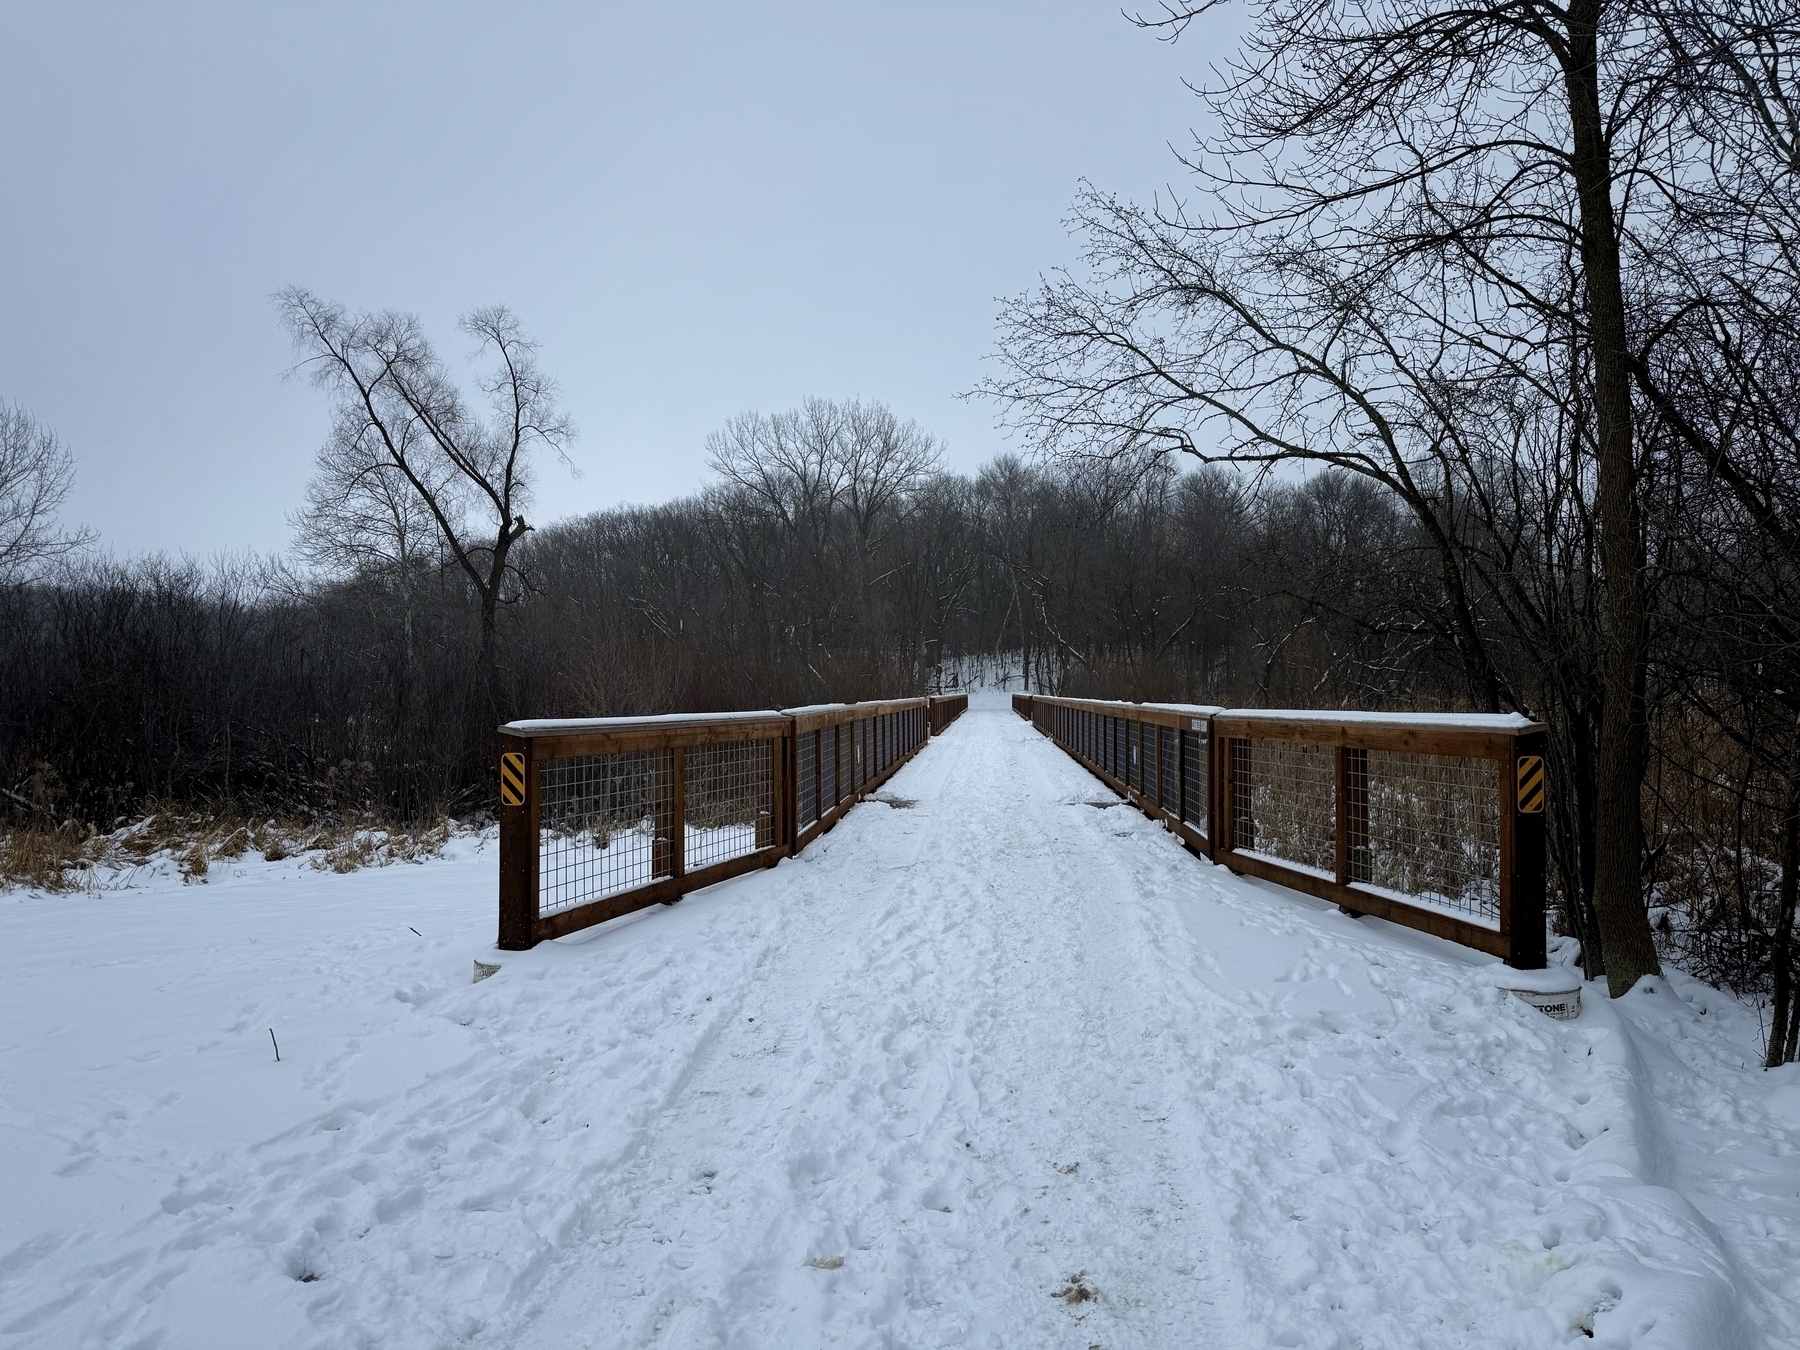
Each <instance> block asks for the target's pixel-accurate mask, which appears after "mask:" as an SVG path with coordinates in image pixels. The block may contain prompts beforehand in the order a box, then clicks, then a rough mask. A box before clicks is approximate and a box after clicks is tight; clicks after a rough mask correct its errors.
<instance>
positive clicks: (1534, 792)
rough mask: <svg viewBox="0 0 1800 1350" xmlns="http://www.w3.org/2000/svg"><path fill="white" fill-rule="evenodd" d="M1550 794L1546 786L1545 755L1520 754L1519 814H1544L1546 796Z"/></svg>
mask: <svg viewBox="0 0 1800 1350" xmlns="http://www.w3.org/2000/svg"><path fill="white" fill-rule="evenodd" d="M1547 795H1548V793H1547V790H1546V788H1545V786H1544V757H1543V756H1542V755H1520V756H1519V814H1520V815H1522V816H1536V815H1542V814H1543V810H1544V798H1545V797H1546V796H1547Z"/></svg>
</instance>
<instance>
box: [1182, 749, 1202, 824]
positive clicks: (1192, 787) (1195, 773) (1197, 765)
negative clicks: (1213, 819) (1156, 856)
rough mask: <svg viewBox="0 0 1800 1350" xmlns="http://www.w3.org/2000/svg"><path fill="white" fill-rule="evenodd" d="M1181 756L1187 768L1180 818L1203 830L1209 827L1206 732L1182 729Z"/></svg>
mask: <svg viewBox="0 0 1800 1350" xmlns="http://www.w3.org/2000/svg"><path fill="white" fill-rule="evenodd" d="M1181 758H1182V762H1183V763H1184V764H1185V766H1186V768H1187V777H1186V778H1185V779H1184V780H1183V781H1184V790H1183V793H1182V802H1181V818H1182V819H1183V820H1185V821H1186V822H1187V823H1188V824H1190V825H1197V826H1199V827H1200V829H1201V830H1202V831H1203V832H1204V831H1205V830H1207V829H1208V828H1209V825H1208V822H1207V819H1206V775H1207V762H1206V758H1207V757H1206V733H1205V732H1201V731H1184V732H1182V733H1181Z"/></svg>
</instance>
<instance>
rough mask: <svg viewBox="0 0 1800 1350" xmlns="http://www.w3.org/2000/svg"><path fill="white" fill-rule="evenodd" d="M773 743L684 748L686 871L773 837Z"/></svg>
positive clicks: (751, 848) (750, 850)
mask: <svg viewBox="0 0 1800 1350" xmlns="http://www.w3.org/2000/svg"><path fill="white" fill-rule="evenodd" d="M775 744H776V743H775V742H774V741H726V742H724V743H722V744H718V745H694V746H689V747H688V750H687V766H686V774H687V794H686V816H687V834H686V839H685V841H684V842H685V844H686V870H687V871H689V872H698V871H699V870H700V869H701V868H703V867H710V866H711V865H712V864H714V863H722V862H727V861H729V860H730V859H732V858H741V857H743V856H744V854H746V853H754V852H755V851H756V850H757V849H759V848H767V847H768V846H769V845H771V844H773V843H774V842H775Z"/></svg>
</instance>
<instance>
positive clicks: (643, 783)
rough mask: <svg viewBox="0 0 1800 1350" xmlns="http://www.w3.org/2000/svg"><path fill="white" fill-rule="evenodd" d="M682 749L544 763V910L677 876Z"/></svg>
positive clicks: (540, 886)
mask: <svg viewBox="0 0 1800 1350" xmlns="http://www.w3.org/2000/svg"><path fill="white" fill-rule="evenodd" d="M674 765H675V760H674V755H673V754H672V753H671V752H670V751H667V750H643V751H635V752H631V753H627V754H617V755H581V756H576V757H572V758H568V759H552V760H547V761H545V762H543V763H541V764H540V765H538V913H539V914H540V915H544V916H548V915H551V914H558V913H561V912H562V911H563V910H566V909H574V908H576V907H577V906H579V905H585V904H588V903H590V902H591V901H594V900H599V899H603V898H604V897H606V896H609V895H617V894H618V893H619V892H620V891H628V890H631V889H633V888H634V887H637V886H647V885H649V884H650V883H651V882H653V881H660V880H662V879H663V878H665V877H667V876H670V875H671V874H672V873H673V869H674V850H673V848H672V847H671V840H670V834H671V832H672V831H673V829H674V823H675V774H674Z"/></svg>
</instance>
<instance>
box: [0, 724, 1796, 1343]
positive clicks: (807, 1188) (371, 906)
mask: <svg viewBox="0 0 1800 1350" xmlns="http://www.w3.org/2000/svg"><path fill="white" fill-rule="evenodd" d="M687 823H688V824H689V825H692V826H693V827H694V828H695V829H699V830H708V829H713V830H721V831H727V830H729V829H731V828H735V827H734V826H733V825H732V823H731V822H730V821H721V822H719V823H709V822H708V821H705V820H702V821H699V822H692V821H690V822H687ZM749 828H752V829H753V828H754V824H752V825H751V826H750V827H749ZM218 872H219V874H218V875H216V876H214V877H213V878H212V880H211V881H210V882H209V884H207V885H205V886H185V887H184V886H182V885H180V884H179V883H178V881H175V880H169V881H166V882H165V881H159V880H157V879H156V878H155V877H148V878H140V884H139V885H138V887H137V888H136V889H134V890H124V891H118V892H106V893H101V894H97V895H92V896H84V897H80V898H77V899H57V898H51V897H16V896H8V897H6V899H5V904H4V907H3V908H0V923H3V925H4V928H3V929H0V931H3V932H4V935H5V938H6V949H7V951H8V952H9V975H8V980H7V981H6V982H5V983H4V984H0V1065H4V1068H5V1076H4V1078H3V1079H0V1086H3V1091H4V1094H5V1096H4V1100H3V1106H4V1111H5V1114H4V1115H3V1116H0V1144H3V1146H4V1147H5V1149H6V1150H7V1151H5V1152H4V1153H0V1158H3V1159H4V1160H5V1163H4V1166H5V1172H4V1176H5V1180H6V1182H7V1195H8V1204H7V1205H5V1206H0V1347H13V1346H33V1347H39V1346H42V1347H50V1346H57V1347H63V1346H86V1345H94V1346H99V1345H108V1346H112V1345H143V1346H152V1345H159V1346H169V1347H177V1346H179V1347H203V1346H242V1345H250V1344H254V1345H259V1346H321V1345H324V1346H337V1345H342V1346H362V1345H373V1344H379V1345H382V1346H384V1347H404V1346H420V1347H425V1346H431V1347H438V1346H450V1345H467V1346H506V1347H564V1346H566V1347H575V1346H581V1347H592V1346H676V1347H699V1346H733V1347H736V1346H743V1347H752V1346H754V1347H766V1346H789V1345H793V1346H825V1345H845V1346H909V1347H910V1346H1004V1347H1012V1346H1034V1347H1036V1346H1046V1347H1057V1346H1070V1347H1078V1348H1085V1347H1093V1346H1104V1347H1107V1348H1108V1350H1121V1348H1122V1347H1131V1346H1168V1347H1187V1346H1195V1347H1198V1346H1206V1347H1213V1346H1218V1347H1236V1346H1257V1347H1261V1346H1304V1347H1321V1348H1322V1347H1334V1348H1335V1347H1351V1346H1368V1347H1375V1346H1383V1347H1386V1346H1430V1347H1432V1348H1433V1350H1443V1348H1444V1347H1456V1346H1468V1347H1482V1348H1483V1350H1489V1348H1491V1347H1518V1348H1519V1350H1539V1348H1540V1347H1544V1346H1551V1345H1561V1344H1577V1345H1618V1346H1624V1345H1631V1346H1642V1347H1650V1346H1669V1347H1684V1348H1686V1350H1694V1348H1696V1347H1718V1348H1719V1350H1723V1348H1724V1347H1734V1348H1735V1347H1743V1346H1756V1345H1763V1344H1768V1345H1787V1344H1793V1343H1794V1342H1793V1339H1792V1338H1793V1331H1792V1328H1793V1327H1794V1326H1795V1325H1797V1324H1800V1323H1797V1322H1796V1319H1795V1316H1794V1314H1795V1311H1796V1308H1797V1307H1800V1262H1797V1261H1795V1260H1794V1257H1793V1248H1792V1245H1791V1244H1792V1242H1793V1240H1794V1237H1793V1235H1794V1234H1795V1233H1796V1232H1800V1227H1797V1226H1800V1195H1797V1193H1800V1165H1797V1163H1796V1154H1797V1153H1800V1137H1797V1135H1796V1131H1797V1130H1800V1109H1796V1110H1795V1117H1794V1119H1793V1120H1792V1121H1790V1122H1787V1123H1784V1119H1783V1116H1782V1112H1783V1111H1784V1110H1786V1109H1788V1108H1787V1107H1785V1106H1784V1105H1783V1101H1784V1099H1782V1098H1781V1097H1780V1091H1781V1090H1782V1085H1781V1084H1777V1083H1775V1082H1774V1080H1772V1079H1770V1078H1768V1077H1767V1076H1763V1075H1759V1074H1757V1073H1756V1072H1755V1071H1754V1070H1753V1069H1752V1068H1750V1067H1749V1065H1748V1063H1747V1061H1748V1060H1749V1059H1750V1058H1751V1057H1752V1056H1753V1054H1754V1049H1755V1033H1756V1028H1755V1022H1754V1017H1753V1016H1752V1015H1751V1013H1750V1012H1749V1010H1747V1009H1746V1008H1744V1007H1743V1006H1742V1005H1739V1004H1737V1003H1736V1002H1735V1001H1733V1000H1731V999H1729V998H1726V997H1723V996H1721V995H1718V994H1716V993H1714V992H1713V991H1710V990H1707V989H1705V988H1704V987H1703V986H1700V985H1698V984H1696V983H1694V982H1692V981H1688V980H1686V979H1684V978H1682V977H1679V976H1674V977H1671V979H1670V981H1668V982H1667V983H1659V984H1657V985H1655V986H1653V987H1650V988H1646V989H1644V990H1641V991H1640V992H1639V993H1636V994H1634V995H1632V996H1631V997H1630V999H1629V1000H1627V1001H1626V1003H1625V1005H1623V1006H1621V1005H1615V1004H1612V1003H1609V1002H1608V1001H1607V1000H1606V999H1605V998H1604V997H1603V996H1599V995H1598V994H1597V993H1596V992H1594V991H1590V993H1589V997H1588V998H1587V1000H1586V1006H1585V1007H1584V1009H1583V1011H1582V1014H1581V1016H1580V1018H1579V1019H1578V1020H1575V1021H1572V1022H1558V1021H1553V1020H1551V1019H1550V1018H1547V1017H1544V1016H1542V1015H1541V1014H1540V1013H1538V1012H1536V1011H1534V1010H1532V1009H1531V1008H1528V1007H1527V1006H1525V1005H1524V1004H1523V1003H1521V1002H1519V1001H1517V1000H1515V999H1512V998H1511V997H1510V996H1508V995H1505V994H1504V993H1502V992H1501V990H1500V988H1499V987H1498V984H1499V983H1500V982H1499V981H1496V979H1495V976H1494V972H1495V970H1496V969H1498V968H1500V966H1499V962H1498V961H1497V959H1496V958H1495V957H1494V956H1492V955H1488V954H1483V953H1479V952H1476V951H1474V950H1472V949H1470V948H1468V947H1466V946H1462V945H1457V944H1453V943H1450V942H1447V941H1444V940H1441V939H1439V938H1435V937H1432V936H1429V935H1426V934H1422V933H1418V932H1414V931H1410V930H1408V929H1405V928H1402V927H1399V926H1396V925H1393V924H1390V923H1387V922H1385V921H1382V920H1379V919H1376V918H1370V917H1364V918H1353V917H1351V916H1350V915H1348V914H1346V913H1344V912H1343V911H1342V910H1341V909H1339V908H1338V907H1337V906H1335V905H1333V904H1330V903H1328V902H1326V901H1324V900H1321V899H1318V898H1314V897H1308V896H1304V895H1301V894H1298V893H1296V892H1294V891H1292V890H1288V889H1284V888H1282V887H1278V886H1275V885H1272V884H1270V883H1268V882H1265V881H1260V880H1254V879H1250V878H1246V877H1240V876H1235V875H1233V874H1232V873H1231V872H1229V871H1228V870H1227V869H1225V868H1223V867H1220V866H1216V865H1214V864H1212V863H1210V862H1207V861H1205V860H1204V859H1201V858H1197V857H1195V856H1194V855H1193V853H1192V852H1190V851H1189V850H1187V849H1185V848H1184V847H1183V846H1182V843H1181V841H1180V840H1179V839H1178V838H1177V837H1176V835H1175V834H1174V833H1172V832H1171V831H1169V830H1167V829H1165V828H1163V826H1162V825H1160V824H1158V823H1156V822H1154V821H1152V820H1150V819H1148V818H1147V817H1146V816H1145V815H1144V814H1142V813H1141V812H1140V811H1138V810H1137V809H1134V808H1132V807H1129V806H1127V805H1125V804H1123V803H1122V802H1121V800H1120V799H1119V798H1118V796H1117V795H1116V794H1114V793H1112V792H1110V791H1108V790H1107V789H1106V788H1105V787H1104V786H1102V785H1101V784H1100V783H1098V782H1096V780H1095V779H1094V778H1093V777H1092V776H1091V775H1090V774H1089V773H1088V772H1086V771H1085V770H1084V769H1082V768H1081V767H1080V766H1078V765H1077V764H1076V763H1075V762H1074V761H1073V760H1071V759H1070V758H1069V757H1068V756H1066V755H1065V754H1064V753H1062V751H1061V750H1059V749H1058V748H1057V747H1056V746H1055V745H1054V744H1053V743H1052V742H1051V741H1049V740H1047V739H1046V738H1045V737H1044V736H1043V735H1041V734H1040V733H1039V731H1037V730H1036V729H1034V728H1033V726H1032V725H1031V724H1030V723H1028V722H1026V721H1023V720H1021V719H1020V718H1018V717H1017V716H1015V715H1014V714H1013V713H1012V711H1011V710H1010V709H1009V708H1008V707H1007V706H1006V705H1005V703H1004V702H1003V701H1001V700H998V699H994V700H991V701H987V702H983V701H982V700H980V699H977V700H976V704H975V706H974V707H972V708H971V710H970V711H969V712H968V714H967V715H966V716H964V717H963V718H962V719H961V721H960V722H959V723H958V724H957V725H956V726H955V727H954V728H952V730H951V731H950V733H949V734H947V735H944V736H941V737H935V738H932V739H930V740H929V742H928V743H927V744H925V745H924V747H923V748H922V749H921V750H920V751H919V753H917V754H916V755H915V756H914V757H913V758H912V759H911V760H910V761H909V762H907V763H905V764H904V765H903V766H902V767H900V768H899V769H898V771H897V772H896V773H895V774H894V775H893V776H892V777H891V778H890V779H889V780H888V781H887V782H886V783H884V784H883V785H881V789H880V790H879V791H878V792H877V793H876V794H875V795H874V796H873V797H871V798H869V799H867V800H865V801H864V802H863V804H862V805H860V806H858V807H857V808H856V810H854V811H852V812H850V813H849V814H848V815H846V816H845V817H844V818H843V819H842V821H841V822H840V823H838V824H837V826H836V828H835V829H834V830H832V831H831V832H830V833H827V834H823V835H822V836H820V837H817V838H814V839H813V840H811V842H810V843H809V844H808V845H807V846H806V847H804V848H803V849H802V850H801V851H800V852H799V854H798V855H797V856H794V857H790V858H786V859H784V860H782V861H780V862H779V864H778V865H776V866H774V867H771V868H766V869H758V870H755V871H752V872H750V873H748V874H746V875H743V876H740V877H737V878H735V879H732V880H729V881H726V882H724V883H723V884H719V885H715V886H713V887H711V888H709V889H705V890H702V891H699V892H696V893H693V894H689V895H688V896H687V897H686V898H685V899H683V900H682V902H681V903H680V904H678V905H674V906H672V907H664V906H661V905H657V906H655V907H652V908H649V909H645V910H641V911H639V912H637V913H634V914H631V915H628V916H625V917H621V918H618V919H615V920H613V921H611V922H608V923H604V924H602V925H600V926H596V927H591V928H587V929H585V930H582V931H580V932H577V933H574V934H573V935H570V936H565V937H562V938H560V939H558V940H553V941H543V942H540V943H538V944H537V945H536V946H534V947H533V948H532V949H531V950H528V951H518V952H496V951H495V949H494V948H493V947H492V945H491V940H492V924H493V896H494V886H495V878H496V850H495V847H494V843H493V840H492V837H491V836H488V837H486V838H481V837H463V838H461V839H460V840H458V841H457V842H456V843H455V844H453V846H452V848H451V850H450V853H449V856H447V857H446V858H444V859H441V860H438V861H434V862H430V863H427V864H424V865H421V866H416V867H411V866H395V867H389V868H382V869H372V870H369V871H365V872H362V873H358V874H354V875H351V876H336V875H332V874H329V873H325V872H319V871H314V870H309V869H307V868H305V867H304V866H302V865H300V864H298V863H296V862H293V861H289V862H287V863H268V864H262V863H258V864H249V863H246V864H244V865H242V866H241V867H239V868H237V869H235V870H231V869H223V868H221V869H219V870H218ZM1556 957H1557V953H1555V952H1553V953H1552V960H1553V961H1554V960H1555V959H1556ZM471 959H479V960H482V961H484V962H489V963H492V964H497V965H499V966H500V970H499V972H498V974H496V975H495V976H494V977H493V978H491V979H487V980H484V981H483V982H481V983H477V984H471V983H470V982H469V971H470V961H471ZM270 1027H273V1028H275V1029H276V1032H277V1034H278V1035H279V1038H280V1044H281V1051H282V1059H281V1062H280V1063H276V1062H275V1061H274V1059H273V1056H272V1055H271V1054H270V1049H269V1038H268V1030H269V1028H270ZM1771 1094H1773V1095H1771ZM1796 1095H1800V1092H1797V1094H1796ZM1590 1334H1591V1337H1592V1339H1589V1337H1590Z"/></svg>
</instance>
